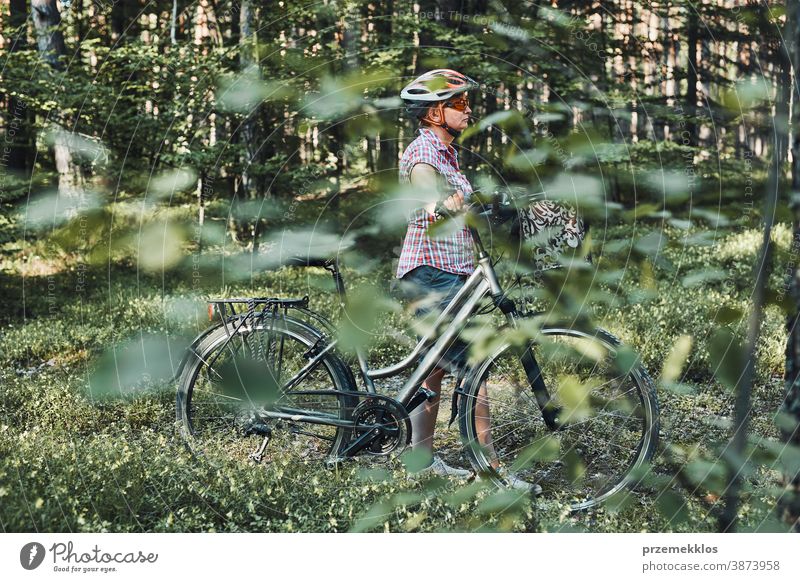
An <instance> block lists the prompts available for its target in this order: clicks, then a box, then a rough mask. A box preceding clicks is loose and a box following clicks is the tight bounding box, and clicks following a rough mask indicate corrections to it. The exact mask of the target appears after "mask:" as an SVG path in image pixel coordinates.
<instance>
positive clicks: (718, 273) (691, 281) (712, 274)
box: [681, 269, 728, 287]
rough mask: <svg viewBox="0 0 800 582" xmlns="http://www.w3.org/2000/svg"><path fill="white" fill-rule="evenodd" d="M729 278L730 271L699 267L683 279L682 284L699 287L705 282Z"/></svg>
mask: <svg viewBox="0 0 800 582" xmlns="http://www.w3.org/2000/svg"><path fill="white" fill-rule="evenodd" d="M727 278H728V273H726V272H725V271H723V270H721V269H699V270H697V271H692V272H691V273H689V274H688V275H686V276H685V277H684V278H683V279H681V284H682V285H683V286H684V287H699V286H700V285H702V284H703V283H709V282H711V283H713V282H716V281H724V280H725V279H727Z"/></svg>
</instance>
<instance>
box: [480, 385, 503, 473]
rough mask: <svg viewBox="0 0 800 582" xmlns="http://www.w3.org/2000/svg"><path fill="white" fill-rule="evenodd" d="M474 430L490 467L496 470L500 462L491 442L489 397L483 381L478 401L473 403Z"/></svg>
mask: <svg viewBox="0 0 800 582" xmlns="http://www.w3.org/2000/svg"><path fill="white" fill-rule="evenodd" d="M475 430H476V431H477V432H478V442H479V443H480V445H481V446H482V447H483V448H484V449H486V451H487V452H488V453H489V456H490V457H491V458H492V461H491V465H492V467H493V468H494V469H497V468H498V467H499V466H500V461H499V460H498V458H497V453H496V452H495V450H494V442H493V441H492V418H491V413H490V411H489V395H488V392H487V390H486V382H485V381H484V382H483V383H482V384H481V387H480V388H479V389H478V400H477V401H476V402H475Z"/></svg>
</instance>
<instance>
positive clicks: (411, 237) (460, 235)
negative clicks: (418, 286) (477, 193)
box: [397, 127, 475, 278]
mask: <svg viewBox="0 0 800 582" xmlns="http://www.w3.org/2000/svg"><path fill="white" fill-rule="evenodd" d="M419 163H423V164H429V165H431V166H433V167H434V169H436V172H437V173H439V174H440V175H441V176H442V177H444V179H446V180H447V182H448V184H449V185H450V186H452V187H453V189H454V190H461V191H462V192H463V193H464V199H465V200H466V199H468V198H469V196H470V195H471V194H472V186H471V185H470V183H469V180H467V178H466V177H465V176H464V174H462V173H461V171H460V170H459V168H458V153H457V152H456V150H455V148H453V146H448V145H447V144H445V143H444V142H443V141H442V140H440V139H439V137H438V136H437V135H436V134H435V133H434V132H433V131H432V130H430V129H428V128H425V127H422V128H420V129H419V136H418V137H417V138H416V139H415V140H414V141H412V142H411V143H410V144H408V147H407V148H406V150H405V151H404V152H403V156H402V158H401V159H400V182H401V183H405V184H408V183H410V182H411V170H412V169H413V168H414V165H416V164H419ZM435 221H436V217H435V216H434V215H432V214H429V213H428V212H427V211H426V210H425V209H424V208H418V209H417V210H415V211H414V212H412V213H411V216H410V217H409V220H408V230H407V231H406V238H405V240H404V241H403V249H402V251H401V252H400V263H399V265H398V266H397V277H398V278H400V277H402V276H403V275H405V274H406V273H408V272H409V271H411V270H412V269H415V268H417V267H419V266H420V265H430V266H431V267H436V268H437V269H441V270H442V271H447V272H448V273H455V274H457V275H470V274H471V273H472V272H473V271H474V270H475V260H474V257H473V252H472V235H470V233H469V229H467V228H466V227H463V228H460V229H459V230H457V231H456V232H454V233H451V234H447V235H441V236H437V237H436V238H431V237H429V236H428V234H427V230H428V227H430V226H431V225H432V224H433V223H434V222H435Z"/></svg>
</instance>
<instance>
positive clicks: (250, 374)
mask: <svg viewBox="0 0 800 582" xmlns="http://www.w3.org/2000/svg"><path fill="white" fill-rule="evenodd" d="M229 327H233V326H232V325H231V326H229ZM320 337H321V334H320V332H318V331H316V330H314V329H313V328H311V327H310V326H309V325H307V324H305V323H304V322H299V321H296V320H293V319H291V318H288V317H285V316H279V317H276V318H272V317H264V318H261V319H259V320H258V321H257V322H256V323H255V324H253V323H247V324H245V325H242V326H239V327H238V328H237V331H235V332H234V333H231V334H230V335H229V332H226V330H225V328H224V327H222V326H220V327H219V328H218V329H216V330H215V331H213V332H211V333H210V334H209V335H208V336H207V337H206V338H205V339H204V340H203V341H202V342H201V343H200V345H199V346H197V348H196V349H195V350H194V353H193V356H192V358H191V359H190V361H189V363H188V364H187V366H186V367H185V368H184V371H183V374H182V375H181V378H180V381H179V386H178V394H177V410H176V412H177V421H178V427H179V429H180V432H181V434H182V436H183V437H184V439H185V440H186V442H187V444H188V445H189V447H190V448H191V449H192V451H193V452H195V453H197V454H199V455H202V456H204V457H205V458H207V459H209V460H213V461H219V462H227V461H231V460H232V461H247V460H248V459H254V458H256V456H257V453H258V451H259V448H260V447H261V444H262V443H263V442H264V440H265V437H266V436H267V435H268V434H269V435H270V438H271V441H272V442H270V444H269V451H268V452H269V453H271V452H272V451H274V450H275V449H276V448H277V449H280V450H281V452H282V453H291V452H292V451H294V452H295V453H297V454H299V456H301V457H303V458H324V457H328V456H336V454H337V453H338V451H339V450H340V448H341V447H342V446H343V444H344V443H346V442H348V440H349V435H350V430H349V429H348V428H343V427H342V426H335V425H327V424H324V423H320V424H314V423H308V422H295V421H294V420H292V419H291V418H288V419H285V420H275V419H273V418H271V417H269V415H267V414H265V410H290V411H292V414H294V415H300V414H302V415H304V416H312V417H314V418H317V419H322V420H326V419H327V420H333V421H343V420H344V421H346V420H348V419H349V418H350V417H351V415H352V410H353V408H354V407H355V406H356V405H357V404H358V398H357V397H356V396H355V395H349V394H342V393H341V392H355V385H354V381H353V378H352V374H351V373H350V372H349V369H348V368H347V365H346V364H345V363H344V362H343V361H342V360H341V358H339V357H338V356H337V355H336V354H334V353H330V352H329V353H327V354H326V355H325V356H324V357H323V358H322V360H321V361H320V362H318V363H317V364H316V365H315V366H314V367H313V368H311V369H309V370H307V371H306V372H305V373H304V375H303V376H302V380H301V381H300V382H299V383H298V386H297V387H295V388H293V389H289V390H285V389H284V388H285V385H286V383H287V382H288V381H289V379H291V378H293V377H294V376H295V375H297V374H298V373H300V372H301V371H303V370H304V368H305V367H306V366H308V364H309V362H310V361H311V359H312V358H313V357H314V354H315V353H316V352H315V346H317V341H318V340H319V339H320ZM317 347H319V346H317ZM332 391H338V392H332ZM339 424H340V425H341V422H340V423H339ZM281 429H288V430H281ZM263 452H264V451H262V453H263Z"/></svg>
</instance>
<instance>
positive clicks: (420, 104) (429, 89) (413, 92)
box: [400, 69, 480, 137]
mask: <svg viewBox="0 0 800 582" xmlns="http://www.w3.org/2000/svg"><path fill="white" fill-rule="evenodd" d="M479 86H480V85H479V84H478V82H477V81H475V80H474V79H470V78H469V77H467V76H466V75H463V74H461V73H459V72H458V71H454V70H453V69H434V70H433V71H428V72H427V73H423V74H422V75H420V76H419V77H417V78H416V79H414V80H413V81H411V83H409V84H408V85H406V86H405V87H403V90H402V91H401V92H400V98H401V99H402V100H403V102H404V103H405V104H406V111H407V112H408V114H409V115H411V116H412V117H414V118H415V119H420V120H423V121H427V122H428V123H431V124H433V125H440V126H442V127H443V128H444V129H445V130H447V132H448V133H449V134H450V135H452V136H453V137H458V136H459V135H461V132H460V131H457V130H455V129H453V128H451V127H450V126H448V125H447V123H445V121H444V112H443V111H442V105H443V104H444V102H445V101H447V100H448V99H451V98H452V97H454V96H455V95H459V94H461V93H466V92H467V91H469V90H471V89H475V88H477V87H479ZM437 104H438V109H439V113H440V114H439V121H435V120H433V119H432V118H430V117H429V114H430V109H431V106H434V105H437Z"/></svg>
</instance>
